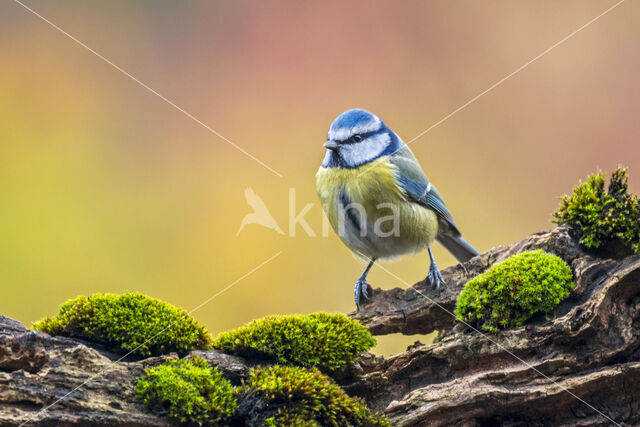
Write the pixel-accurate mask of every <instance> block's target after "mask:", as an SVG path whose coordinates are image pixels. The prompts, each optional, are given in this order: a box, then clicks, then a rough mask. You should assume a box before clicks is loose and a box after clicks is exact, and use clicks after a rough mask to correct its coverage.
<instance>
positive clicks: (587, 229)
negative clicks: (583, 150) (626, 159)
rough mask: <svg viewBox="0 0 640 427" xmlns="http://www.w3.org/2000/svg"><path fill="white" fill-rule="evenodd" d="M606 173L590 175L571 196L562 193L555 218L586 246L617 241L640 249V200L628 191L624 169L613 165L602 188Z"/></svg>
mask: <svg viewBox="0 0 640 427" xmlns="http://www.w3.org/2000/svg"><path fill="white" fill-rule="evenodd" d="M604 187H605V174H604V172H599V173H596V174H593V175H590V176H589V177H588V178H587V181H586V182H581V183H579V184H578V185H577V186H576V187H575V188H574V189H573V194H572V195H571V196H563V197H562V199H561V200H562V202H561V204H560V207H559V208H558V210H557V211H556V212H555V213H554V214H553V216H554V218H555V222H556V223H558V224H566V225H568V226H569V227H571V228H572V229H573V230H574V231H575V232H576V233H577V235H578V237H579V239H580V243H581V244H582V245H583V246H585V247H587V248H594V249H596V248H600V247H602V246H604V245H606V243H608V242H611V241H619V242H621V243H622V244H623V245H624V246H626V247H628V248H630V249H631V250H633V251H634V252H636V253H640V201H639V200H638V197H636V196H634V195H632V194H629V192H628V177H627V170H626V169H623V168H618V169H616V170H615V171H614V172H613V173H612V174H611V181H610V182H609V187H608V188H607V190H606V191H605V188H604Z"/></svg>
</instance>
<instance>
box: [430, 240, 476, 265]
mask: <svg viewBox="0 0 640 427" xmlns="http://www.w3.org/2000/svg"><path fill="white" fill-rule="evenodd" d="M437 239H438V242H440V244H442V246H444V247H445V248H446V249H447V250H448V251H449V252H450V253H451V255H453V256H454V257H456V259H457V260H458V262H466V261H469V260H470V259H471V258H473V257H474V256H476V255H478V251H476V250H475V249H474V247H473V246H471V245H470V244H469V243H468V242H467V241H466V240H464V239H463V238H462V236H460V235H458V236H454V235H451V234H440V235H438V237H437Z"/></svg>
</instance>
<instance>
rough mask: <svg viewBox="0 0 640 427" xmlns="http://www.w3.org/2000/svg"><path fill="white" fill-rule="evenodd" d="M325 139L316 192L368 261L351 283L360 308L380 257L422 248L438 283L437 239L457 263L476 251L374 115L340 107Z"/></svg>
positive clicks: (408, 154)
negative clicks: (433, 250) (342, 110)
mask: <svg viewBox="0 0 640 427" xmlns="http://www.w3.org/2000/svg"><path fill="white" fill-rule="evenodd" d="M324 147H325V156H324V159H323V161H322V164H321V166H320V168H319V169H318V172H317V173H316V190H317V193H318V198H319V199H320V202H321V204H322V207H323V210H324V212H325V214H326V216H327V218H328V220H329V223H330V224H331V227H332V228H333V230H334V231H335V232H336V234H338V236H339V237H340V239H341V240H342V242H343V243H344V244H345V245H346V246H347V247H348V248H349V249H350V250H351V251H352V252H353V253H354V254H355V255H357V256H358V257H360V258H364V259H365V260H366V261H368V264H367V267H366V268H365V269H364V271H363V273H362V274H361V275H360V277H359V278H358V279H357V281H356V284H355V288H354V299H355V303H356V309H357V310H359V309H360V307H361V306H362V304H363V303H364V302H365V301H366V300H367V299H368V297H369V296H368V292H369V290H368V288H369V284H368V283H367V274H368V273H369V270H371V267H372V266H373V265H374V263H375V262H376V261H377V260H380V259H389V258H394V257H397V256H401V255H405V254H409V253H417V252H420V251H423V250H424V249H425V248H426V249H427V251H428V254H429V261H430V266H429V270H428V274H427V277H426V279H425V281H427V282H428V283H430V284H431V286H432V288H434V289H438V288H440V285H444V284H445V281H444V278H443V277H442V274H441V273H440V271H439V270H438V267H437V265H436V262H435V259H434V257H433V253H432V251H431V246H432V244H433V242H434V241H438V242H439V243H440V244H442V245H443V246H444V247H445V248H446V249H447V250H448V251H449V252H450V253H451V254H452V255H453V256H454V257H455V258H456V259H457V260H458V261H459V262H461V263H462V262H466V261H468V260H469V259H471V258H473V257H474V256H476V255H478V251H477V250H476V249H474V247H473V246H471V245H470V244H469V243H468V242H467V241H466V240H464V239H463V238H462V235H461V233H460V230H459V228H458V226H457V225H456V223H455V221H454V220H453V216H452V215H451V213H450V212H449V210H448V209H447V206H446V205H445V203H444V200H443V198H442V196H441V195H440V193H439V192H438V190H437V189H436V187H435V186H434V185H433V184H432V183H431V182H430V181H429V180H428V179H427V176H426V175H425V173H424V172H423V171H422V168H421V167H420V164H419V163H418V161H417V160H416V158H415V156H414V155H413V153H412V152H411V150H410V149H409V147H408V146H407V144H406V143H405V142H404V141H403V140H402V139H401V138H400V137H399V136H398V135H397V134H396V133H395V132H394V131H393V130H391V129H390V128H389V127H388V126H387V125H386V124H385V123H384V122H383V121H382V120H380V118H379V117H378V116H376V115H375V114H373V113H370V112H368V111H366V110H363V109H359V108H356V109H350V110H347V111H345V112H344V113H342V114H340V115H339V116H338V117H337V118H336V119H335V120H334V121H333V123H331V126H330V128H329V132H328V135H327V140H326V142H325V143H324Z"/></svg>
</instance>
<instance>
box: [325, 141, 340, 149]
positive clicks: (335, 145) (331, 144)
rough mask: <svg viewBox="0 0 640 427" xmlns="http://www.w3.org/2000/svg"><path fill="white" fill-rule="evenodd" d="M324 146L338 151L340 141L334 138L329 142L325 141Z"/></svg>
mask: <svg viewBox="0 0 640 427" xmlns="http://www.w3.org/2000/svg"><path fill="white" fill-rule="evenodd" d="M324 146H325V147H326V148H327V149H329V150H333V151H336V150H337V149H338V143H337V142H335V141H332V140H329V141H327V142H325V143H324Z"/></svg>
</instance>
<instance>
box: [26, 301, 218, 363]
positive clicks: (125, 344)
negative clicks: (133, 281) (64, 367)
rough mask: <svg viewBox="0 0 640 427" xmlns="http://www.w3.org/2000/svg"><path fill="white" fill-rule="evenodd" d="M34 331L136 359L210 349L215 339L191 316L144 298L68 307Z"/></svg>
mask: <svg viewBox="0 0 640 427" xmlns="http://www.w3.org/2000/svg"><path fill="white" fill-rule="evenodd" d="M33 328H34V329H37V330H40V331H43V332H47V333H49V334H51V335H62V336H68V337H76V338H81V339H85V340H87V341H91V342H96V343H100V344H105V345H108V346H111V347H112V348H114V349H115V350H117V351H121V352H123V353H129V352H130V353H131V354H133V355H137V356H151V355H160V354H165V353H169V352H171V351H176V352H179V353H185V352H186V351H188V350H191V349H205V348H208V347H209V346H210V344H211V336H210V335H209V333H208V332H207V330H206V329H205V328H204V326H202V325H200V324H199V323H198V322H196V321H195V320H194V319H193V318H192V317H191V316H189V315H188V313H187V312H186V311H184V310H183V309H181V308H178V307H175V306H173V305H170V304H167V303H164V302H162V301H159V300H157V299H154V298H150V297H148V296H146V295H143V294H140V293H126V294H122V295H114V294H93V295H91V296H89V297H85V296H79V297H77V298H75V299H72V300H69V301H67V302H65V303H64V304H63V305H62V306H61V308H60V312H59V313H58V315H57V316H55V317H53V318H48V317H47V318H44V319H42V320H40V321H38V322H36V323H35V324H34V325H33Z"/></svg>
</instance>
